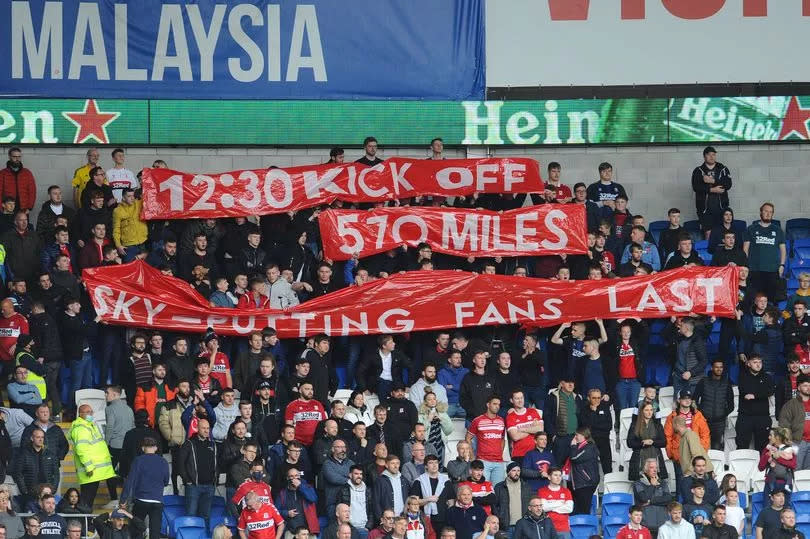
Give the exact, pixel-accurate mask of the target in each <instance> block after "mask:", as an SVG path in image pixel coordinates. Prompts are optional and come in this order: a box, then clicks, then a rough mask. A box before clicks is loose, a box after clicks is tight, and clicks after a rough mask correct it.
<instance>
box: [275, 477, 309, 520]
mask: <svg viewBox="0 0 810 539" xmlns="http://www.w3.org/2000/svg"><path fill="white" fill-rule="evenodd" d="M293 492H295V491H292V490H289V489H286V488H283V489H281V490H280V491H279V492H278V494H276V509H278V512H279V513H281V516H282V517H284V518H285V519H287V518H290V516H289V515H288V514H287V513H289V512H290V511H291V510H292V509H296V505H297V504H296V497H295V496H293ZM298 493H299V494H300V495H301V497H302V498H303V500H304V506H306V505H309V504H313V503H316V502H317V501H318V495H317V494H316V493H315V489H314V488H312V485H310V484H309V483H307V482H306V481H301V484H300V485H298Z"/></svg>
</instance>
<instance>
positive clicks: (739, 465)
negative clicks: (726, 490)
mask: <svg viewBox="0 0 810 539" xmlns="http://www.w3.org/2000/svg"><path fill="white" fill-rule="evenodd" d="M728 463H729V470H730V471H732V472H734V475H736V476H737V477H743V478H745V479H748V478H750V477H751V476H752V475H753V473H754V470H755V469H756V467H757V465H758V464H759V452H758V451H754V450H753V449H736V450H734V451H732V452H731V453H729V455H728Z"/></svg>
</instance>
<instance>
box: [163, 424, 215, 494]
mask: <svg viewBox="0 0 810 539" xmlns="http://www.w3.org/2000/svg"><path fill="white" fill-rule="evenodd" d="M177 460H178V462H177V466H178V470H179V472H180V477H182V478H183V482H184V483H185V484H186V485H197V484H198V482H197V481H198V479H199V474H198V472H199V470H200V468H201V467H207V468H208V469H210V470H211V472H210V473H211V474H212V476H213V478H214V485H216V483H217V479H218V472H217V469H218V468H217V464H218V462H219V455H218V454H217V444H215V443H214V442H213V440H200V438H199V436H196V435H195V436H194V437H193V438H191V439H189V440H186V442H185V443H184V444H183V445H182V446H181V447H180V454H179V455H178V458H177ZM172 465H174V464H172Z"/></svg>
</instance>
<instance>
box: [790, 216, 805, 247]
mask: <svg viewBox="0 0 810 539" xmlns="http://www.w3.org/2000/svg"><path fill="white" fill-rule="evenodd" d="M785 236H786V237H787V239H788V241H793V240H798V239H804V238H810V219H807V218H806V217H799V218H796V219H788V220H787V222H786V223H785Z"/></svg>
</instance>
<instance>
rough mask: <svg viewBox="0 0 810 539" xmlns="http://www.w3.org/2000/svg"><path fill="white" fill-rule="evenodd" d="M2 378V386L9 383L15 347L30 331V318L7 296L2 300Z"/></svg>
mask: <svg viewBox="0 0 810 539" xmlns="http://www.w3.org/2000/svg"><path fill="white" fill-rule="evenodd" d="M0 315H1V316H0V367H1V368H2V371H0V380H2V382H0V383H2V386H0V387H5V386H6V384H7V383H8V377H9V375H10V374H12V373H13V372H14V357H13V356H12V354H13V353H14V347H15V346H16V345H17V337H19V336H20V334H21V333H26V334H27V333H29V331H28V320H26V319H25V317H24V316H23V315H21V314H20V313H18V312H17V311H15V310H14V303H13V302H12V301H11V300H10V299H8V298H6V299H4V300H3V301H2V302H0Z"/></svg>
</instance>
